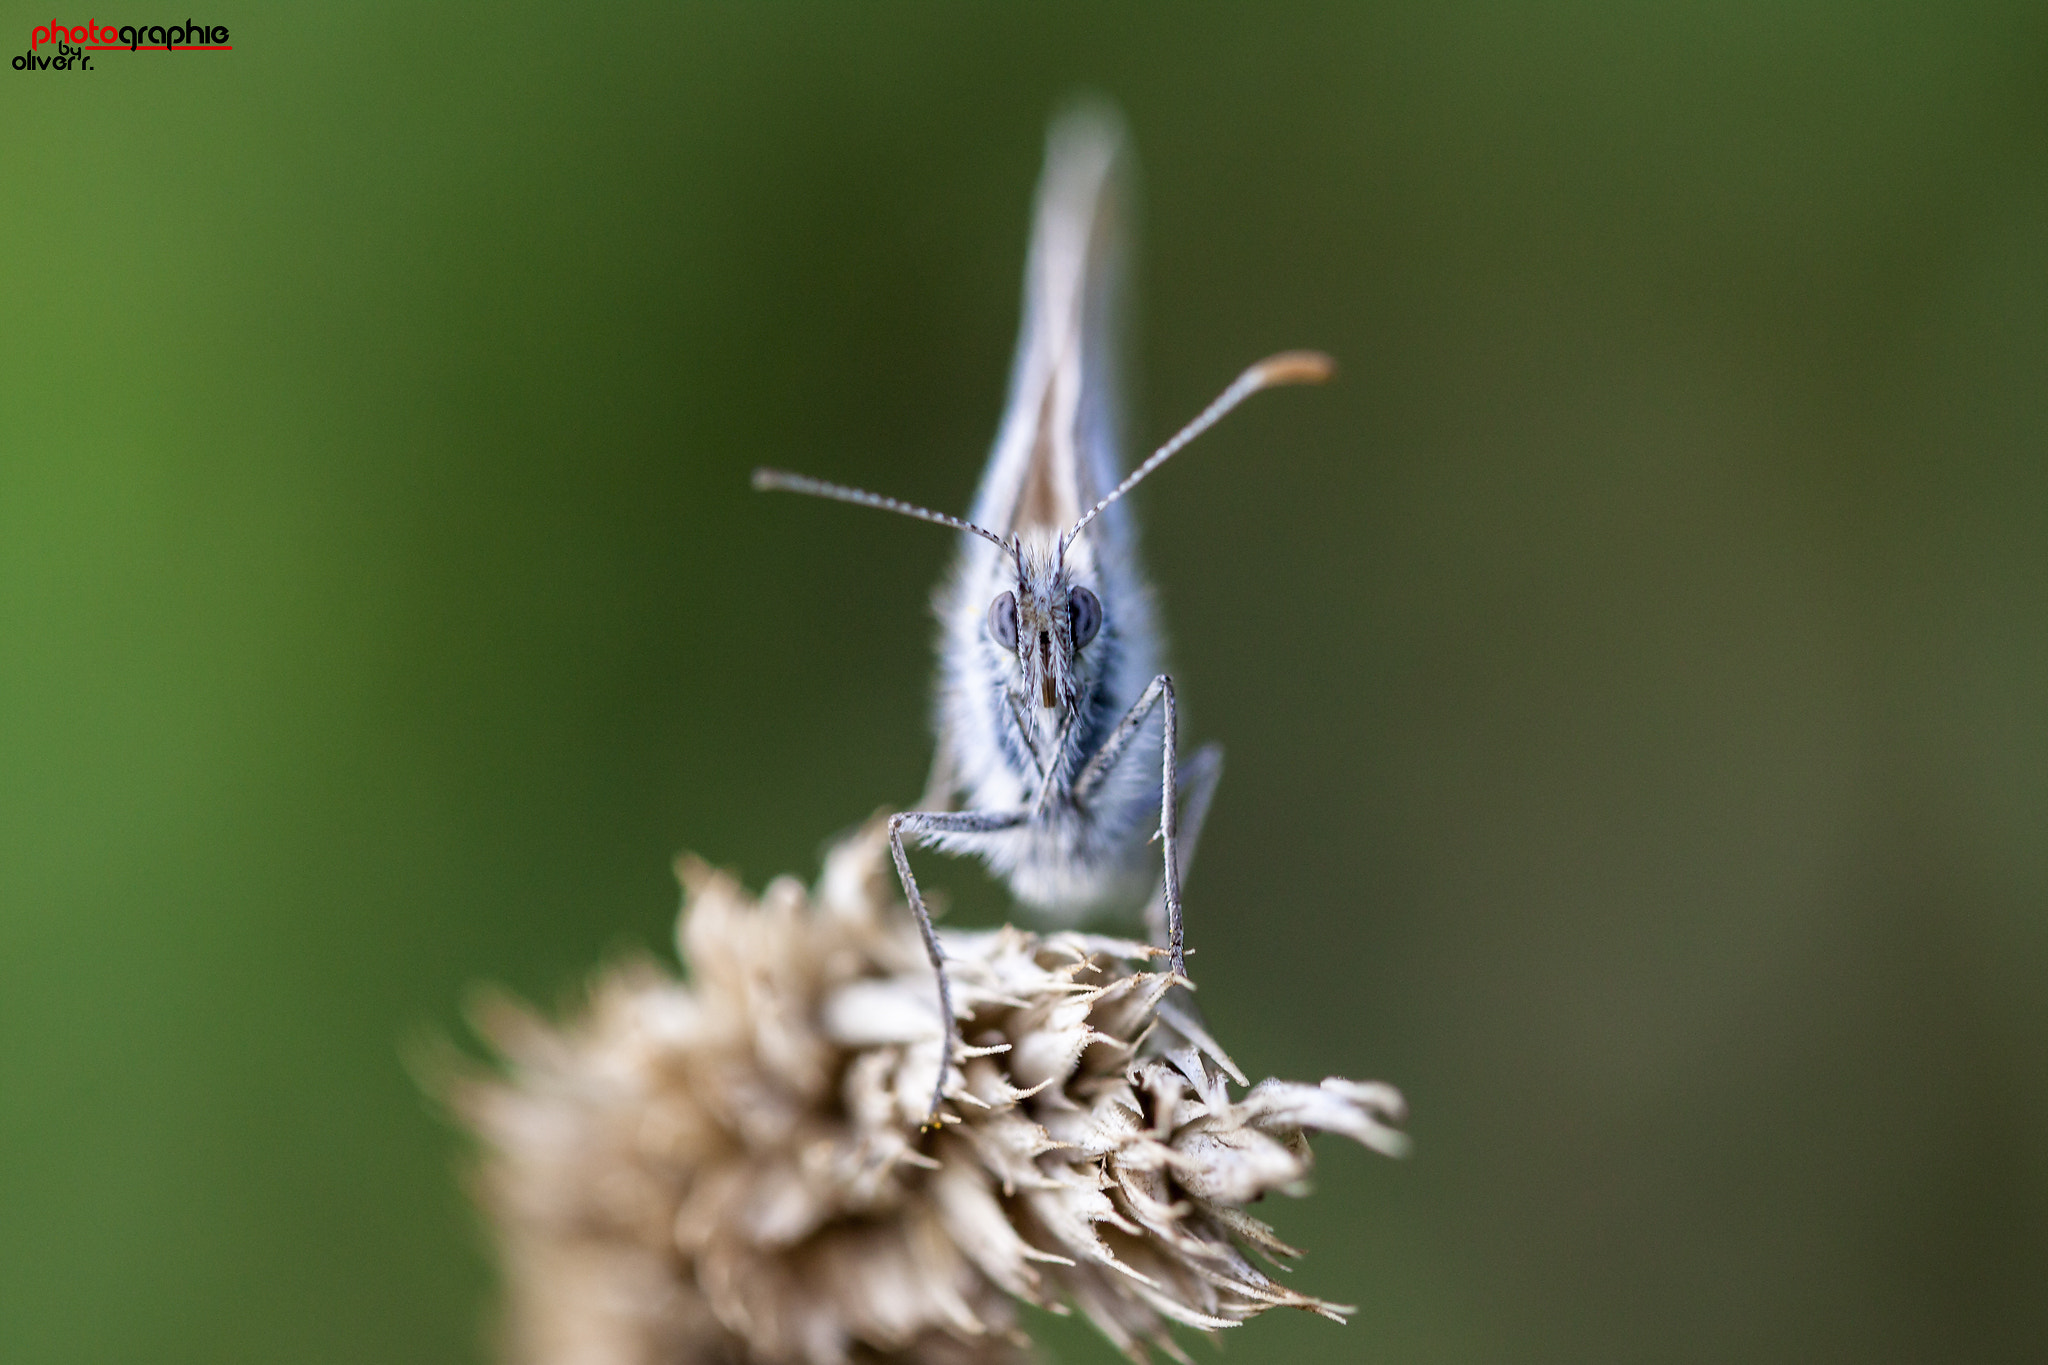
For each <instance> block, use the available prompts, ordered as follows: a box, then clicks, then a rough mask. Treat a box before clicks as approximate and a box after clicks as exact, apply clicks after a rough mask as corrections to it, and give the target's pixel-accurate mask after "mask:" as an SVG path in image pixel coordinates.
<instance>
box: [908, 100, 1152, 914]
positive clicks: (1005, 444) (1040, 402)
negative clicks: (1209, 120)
mask: <svg viewBox="0 0 2048 1365" xmlns="http://www.w3.org/2000/svg"><path fill="white" fill-rule="evenodd" d="M1128 161H1129V157H1128V153H1127V151H1126V142H1125V137H1124V129H1123V123H1122V120H1121V119H1120V118H1118V116H1117V115H1116V113H1115V112H1114V111H1113V110H1111V109H1107V108H1105V107H1103V106H1100V105H1082V106H1078V107H1076V108H1074V109H1072V110H1070V111H1069V112H1067V113H1066V114H1064V115H1063V116H1062V117H1060V118H1058V119H1056V120H1055V121H1054V123H1053V125H1052V128H1051V130H1050V131H1049V133H1048V135H1047V138H1046V159H1045V169H1044V172H1043V174H1042V175H1041V177H1040V179H1039V185H1038V198H1037V206H1036V209H1035V212H1034V214H1033V222H1032V231H1031V247H1030V254H1029V257H1028V260H1027V262H1026V265H1025V270H1024V298H1023V319H1022V323H1021V326H1020V329H1019V333H1018V337H1017V351H1016V356H1015V359H1014V361H1013V362H1012V365H1011V370H1010V391H1009V397H1008V401H1007V404H1006V406H1005V409H1004V413H1003V420H1002V424H1001V426H1000V427H999V429H998V431H997V435H996V440H995V445H994V447H993V449H992V450H991V451H990V454H989V460H988V465H987V468H986V469H985V470H984V472H983V474H982V480H981V487H980V490H979V491H978V493H977V494H976V497H975V503H974V512H973V520H974V521H975V522H976V524H978V525H981V526H985V527H987V528H989V529H990V530H992V531H994V532H996V533H997V534H998V535H1003V536H1011V535H1014V536H1017V537H1018V538H1019V539H1020V540H1021V541H1022V542H1023V544H1024V546H1025V547H1026V549H1027V551H1029V550H1030V549H1032V548H1034V547H1035V548H1036V549H1037V550H1038V551H1040V552H1041V553H1043V554H1046V555H1048V556H1049V555H1051V554H1052V553H1053V551H1054V550H1055V548H1056V547H1057V545H1058V543H1059V538H1060V535H1061V533H1063V532H1065V531H1066V530H1067V529H1068V528H1070V527H1072V526H1073V524H1074V523H1075V521H1076V520H1078V519H1079V517H1080V515H1081V513H1082V512H1083V511H1085V510H1087V509H1088V508H1089V507H1090V506H1092V505H1093V504H1094V503H1095V502H1096V501H1097V500H1098V499H1100V498H1101V497H1102V496H1103V495H1104V494H1106V493H1107V492H1108V491H1109V490H1110V489H1112V488H1114V487H1115V486H1116V482H1117V480H1118V479H1119V478H1120V477H1121V475H1122V472H1123V460H1122V456H1121V451H1120V445H1121V442H1120V436H1121V424H1122V411H1121V408H1122V404H1121V387H1120V384H1119V379H1120V374H1119V359H1120V346H1119V342H1120V336H1119V330H1120V329H1119V323H1120V309H1121V303H1122V292H1123V281H1124V274H1125V255H1126V233H1127V228H1128V221H1129V217H1130V197H1129V193H1128V184H1127V181H1128ZM1132 542H1133V536H1132V527H1131V523H1130V520H1129V515H1128V511H1127V509H1126V508H1125V507H1124V506H1123V505H1122V504H1121V503H1118V504H1113V505H1112V506H1111V507H1109V508H1108V509H1106V510H1105V512H1104V513H1103V515H1102V516H1100V517H1098V518H1097V519H1096V520H1095V521H1094V522H1092V523H1091V524H1090V525H1089V528H1088V530H1087V531H1086V532H1085V533H1084V534H1083V535H1082V536H1081V538H1080V540H1079V541H1078V542H1076V543H1075V544H1074V545H1073V546H1071V547H1069V549H1068V552H1067V554H1066V555H1065V563H1066V565H1067V567H1068V569H1069V570H1070V571H1071V572H1072V574H1073V577H1074V581H1076V582H1078V583H1081V584H1084V585H1086V586H1088V587H1089V588H1090V589H1091V590H1093V591H1094V592H1095V593H1096V595H1097V596H1098V597H1099V598H1100V600H1101V603H1102V606H1103V611H1104V623H1105V624H1104V626H1103V629H1102V632H1101V634H1100V635H1099V636H1098V637H1097V639H1096V641H1095V642H1094V643H1092V644H1091V645H1090V646H1089V652H1088V654H1087V656H1086V665H1087V667H1088V670H1089V672H1090V675H1091V678H1092V680H1093V686H1092V688H1091V695H1090V699H1089V701H1088V703H1087V704H1086V705H1085V706H1084V708H1083V710H1084V713H1085V714H1083V715H1082V716H1081V717H1079V719H1078V723H1077V726H1076V729H1075V733H1074V739H1075V741H1076V742H1077V744H1078V743H1080V742H1082V741H1084V740H1085V741H1087V743H1088V744H1089V745H1090V746H1091V749H1090V750H1084V752H1085V751H1092V744H1093V743H1095V742H1099V738H1100V733H1101V732H1104V731H1106V729H1107V727H1108V726H1109V725H1111V724H1113V723H1114V721H1115V720H1116V718H1117V717H1118V716H1120V715H1121V713H1122V708H1123V707H1127V706H1129V705H1130V704H1131V702H1132V701H1134V700H1135V699H1136V698H1137V696H1138V695H1139V693H1140V692H1142V691H1143V689H1144V687H1145V685H1146V684H1147V683H1148V682H1149V681H1150V680H1151V677H1152V674H1153V673H1154V672H1156V671H1157V669H1156V664H1157V657H1156V656H1157V653H1158V649H1157V642H1156V638H1155V632H1154V630H1153V625H1152V609H1151V602H1150V598H1149V594H1148V593H1147V591H1146V589H1145V585H1144V582H1143V579H1142V577H1141V575H1140V574H1139V572H1138V569H1137V565H1136V560H1135V552H1134V546H1133V543H1132ZM1014 586H1015V570H1014V566H1013V565H1012V564H1011V563H1010V561H1009V559H1008V557H1007V556H1005V555H1004V554H1003V553H1002V552H1001V551H999V550H998V549H997V548H996V547H995V546H993V545H990V544H989V543H988V542H986V541H983V540H980V539H978V538H976V537H973V536H965V537H962V540H961V546H960V558H959V560H958V561H957V563H956V565H955V568H954V572H953V574H952V576H951V577H950V578H949V580H948V582H947V584H946V586H945V588H944V589H943V590H942V591H941V593H940V597H939V602H938V607H939V616H940V620H941V622H942V625H943V632H942V636H941V641H940V668H939V697H938V716H937V720H938V732H939V751H938V753H937V755H936V757H935V760H934V766H933V772H932V778H931V781H930V783H929V784H928V787H927V801H928V802H933V803H934V804H936V803H937V801H941V800H942V801H944V802H946V803H947V804H951V800H952V798H953V797H955V796H958V795H964V796H965V797H966V802H967V804H968V805H969V806H971V807H974V808H978V809H1007V808H1011V807H1014V806H1015V805H1017V804H1019V803H1020V802H1022V801H1023V800H1025V799H1027V796H1028V794H1029V792H1030V791H1031V790H1032V789H1033V787H1034V785H1035V779H1034V776H1033V773H1032V770H1031V768H1030V765H1029V762H1028V760H1026V759H1023V758H1021V757H1020V755H1019V753H1018V751H1017V749H1016V744H1015V741H1014V738H1013V736H1012V734H1011V732H1012V731H1013V730H1014V728H1015V727H1014V725H1013V723H1012V721H1011V719H1010V716H1009V714H1008V713H1007V712H1006V711H1005V710H1004V706H1005V702H1004V693H1003V690H1002V681H1001V673H1002V670H1003V668H1004V667H1005V660H1004V659H1003V658H1002V656H1001V655H1000V653H999V652H998V650H997V649H996V647H995V646H994V645H993V643H992V642H991V641H990V639H989V638H988V635H987V631H986V629H985V627H984V624H983V622H984V619H985V613H986V612H987V611H988V607H989V603H990V602H991V601H992V600H993V599H994V597H995V596H996V595H997V594H998V593H1000V592H1002V591H1004V590H1005V589H1006V588H1008V587H1014ZM1142 747H1143V746H1142V745H1141V749H1142ZM1146 766H1147V765H1146V762H1145V760H1144V759H1143V758H1142V756H1139V757H1138V758H1137V761H1136V762H1134V763H1132V764H1130V765H1129V769H1130V771H1129V773H1128V774H1126V773H1122V772H1120V773H1119V775H1118V781H1117V782H1116V783H1113V784H1112V785H1113V786H1125V785H1132V786H1133V791H1132V792H1131V793H1124V792H1122V791H1116V792H1106V793H1105V794H1104V795H1105V801H1104V802H1103V803H1102V806H1103V808H1104V809H1105V810H1108V809H1109V808H1111V807H1115V806H1118V805H1120V804H1132V803H1135V805H1142V804H1143V797H1142V791H1141V789H1142V787H1143V786H1144V784H1145V783H1146V782H1147V781H1148V780H1149V782H1150V784H1151V787H1152V789H1153V790H1154V791H1156V789H1157V783H1158V779H1157V774H1156V771H1155V772H1154V773H1153V776H1152V777H1151V778H1149V779H1147V778H1146V777H1145V776H1144V772H1145V769H1146ZM1126 798H1128V800H1127V799H1126ZM1153 799H1154V802H1155V804H1156V797H1155V798H1153ZM1112 823H1114V822H1112ZM1098 832H1099V833H1100V834H1102V836H1103V838H1104V839H1105V841H1109V842H1117V843H1121V842H1122V840H1121V838H1120V836H1119V835H1118V834H1117V832H1116V831H1114V830H1112V829H1110V828H1109V827H1108V826H1103V827H1102V828H1100V829H1099V831H1098ZM1030 838H1031V836H1027V835H1022V834H1020V835H1019V837H1018V839H1017V840H1014V841H1010V842H1015V843H1017V844H1018V845H1019V846H1020V847H1019V850H1018V851H1016V852H1015V856H1012V851H1011V850H1006V849H1004V848H1002V847H1000V846H999V845H1000V844H1002V843H1003V842H1005V841H994V843H993V844H992V845H991V847H989V848H988V849H986V850H984V855H985V856H987V857H989V859H990V862H991V864H992V865H993V866H995V867H996V868H997V870H998V871H999V872H1005V873H1012V874H1014V873H1015V872H1016V871H1017V870H1018V869H1019V867H1020V863H1019V861H1018V860H1019V859H1026V858H1027V855H1026V854H1025V853H1024V852H1022V851H1021V846H1022V845H1023V844H1025V843H1029V842H1030ZM1055 861H1059V862H1061V863H1062V864H1063V865H1064V866H1065V867H1066V868H1067V869H1068V870H1069V871H1070V872H1072V873H1073V874H1074V875H1075V876H1076V877H1079V878H1080V879H1082V880H1084V881H1091V882H1092V881H1097V880H1100V878H1099V877H1098V876H1097V873H1098V872H1100V871H1102V864H1103V862H1104V855H1103V854H1102V852H1101V851H1100V850H1085V851H1084V850H1080V849H1067V850H1065V851H1064V852H1062V853H1061V854H1060V855H1059V857H1058V858H1057V859H1055ZM1013 886H1016V887H1017V888H1018V889H1019V890H1020V893H1021V892H1023V891H1025V890H1026V889H1027V888H1026V887H1025V886H1023V885H1022V884H1020V883H1018V882H1017V881H1016V880H1015V877H1014V875H1013ZM1032 898H1033V899H1040V897H1032Z"/></svg>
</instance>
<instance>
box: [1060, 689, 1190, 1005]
mask: <svg viewBox="0 0 2048 1365" xmlns="http://www.w3.org/2000/svg"><path fill="white" fill-rule="evenodd" d="M1155 706H1158V707H1160V709H1161V719H1162V728H1163V730H1164V734H1163V735H1162V736H1161V744H1160V774H1159V839H1160V842H1161V843H1163V844H1165V845H1166V849H1165V855H1166V856H1165V862H1166V875H1165V878H1164V879H1163V880H1164V884H1163V886H1162V888H1161V889H1162V892H1163V895H1164V899H1165V901H1166V949H1167V952H1168V953H1169V954H1170V955H1171V966H1172V971H1173V974H1174V975H1175V976H1177V977H1180V978H1181V979H1182V980H1183V981H1185V980H1186V979H1187V975H1188V964H1187V959H1186V958H1185V957H1184V956H1183V954H1182V947H1181V945H1182V938H1183V930H1182V925H1181V912H1180V846H1179V845H1180V838H1179V825H1180V800H1179V795H1178V792H1177V790H1176V778H1177V777H1178V775H1179V767H1180V764H1179V760H1178V758H1177V757H1176V756H1175V748H1176V745H1177V738H1178V731H1179V728H1180V721H1179V714H1178V711H1177V709H1176V707H1175V704H1174V698H1173V678H1172V677H1171V676H1170V675H1169V674H1165V673H1161V674H1160V675H1159V676H1158V677H1156V678H1154V679H1153V680H1152V685H1151V686H1150V687H1148V688H1146V689H1145V694H1144V695H1143V696H1141V697H1139V698H1138V700H1137V701H1136V702H1135V703H1134V704H1133V705H1132V706H1131V709H1130V710H1128V711H1126V712H1124V718H1123V719H1122V720H1120V721H1118V722H1117V723H1116V729H1114V730H1112V731H1110V732H1109V738H1108V739H1106V740H1104V741H1103V742H1102V747H1101V748H1100V749H1097V750H1096V751H1095V757H1093V758H1091V759H1089V760H1088V764H1087V766H1086V767H1084V768H1082V769H1081V774H1080V776H1079V777H1077V778H1075V779H1074V796H1075V799H1076V800H1086V798H1087V796H1088V794H1089V792H1091V791H1093V790H1094V789H1095V787H1096V786H1097V785H1099V784H1100V783H1101V781H1102V779H1103V777H1104V776H1106V775H1107V774H1108V772H1109V770H1110V769H1111V768H1113V767H1115V766H1116V762H1117V760H1118V759H1120V758H1122V757H1123V755H1124V750H1126V749H1128V748H1129V747H1130V744H1131V740H1132V739H1134V738H1136V736H1137V733H1138V727H1139V726H1141V725H1143V724H1144V723H1145V720H1146V718H1147V717H1149V716H1150V715H1151V714H1152V708H1153V707H1155ZM1204 813H1205V814H1206V813H1207V812H1206V811H1205V812H1204Z"/></svg>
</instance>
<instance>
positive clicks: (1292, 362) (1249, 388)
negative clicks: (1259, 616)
mask: <svg viewBox="0 0 2048 1365" xmlns="http://www.w3.org/2000/svg"><path fill="white" fill-rule="evenodd" d="M1336 372H1337V362H1336V361H1334V360H1332V359H1330V357H1328V356H1326V355H1324V354H1323V353H1322V352H1321V351H1282V352H1281V353H1280V354H1279V355H1269V356H1267V357H1266V358H1265V359H1264V360H1261V361H1260V362H1259V363H1258V364H1256V365H1254V366H1252V367H1251V368H1250V369H1248V370H1246V371H1245V372H1244V373H1243V374H1241V375H1239V376H1238V377H1237V378H1236V379H1233V380H1231V381H1230V387H1229V388H1227V389H1225V390H1224V391H1223V392H1222V393H1219V394H1217V395H1216V401H1214V402H1213V403H1211V404H1209V406H1208V407H1206V408H1203V409H1202V410H1201V412H1199V413H1197V414H1196V416H1195V420H1194V421H1192V422H1190V423H1188V424H1187V425H1186V426H1184V427H1182V428H1181V429H1180V430H1179V431H1177V432H1175V433H1174V436H1173V439H1172V440H1170V441H1168V442H1167V443H1166V444H1165V445H1163V446H1161V447H1159V449H1157V450H1155V451H1153V452H1152V454H1151V457H1150V458H1148V459H1147V460H1146V461H1145V463H1143V464H1141V465H1139V466H1138V467H1137V468H1136V469H1133V470H1132V471H1131V472H1130V473H1129V474H1128V475H1127V476H1125V478H1124V481H1123V482H1122V483H1120V484H1118V485H1117V486H1116V487H1115V488H1112V489H1110V490H1109V496H1108V497H1106V498H1104V499H1103V500H1102V501H1101V502H1098V503H1096V504H1095V505H1094V506H1093V507H1091V508H1089V509H1088V510H1087V511H1086V512H1084V513H1082V514H1081V519H1080V520H1079V521H1077V522H1075V523H1074V529H1072V530H1071V531H1068V532H1067V533H1066V535H1065V536H1063V537H1061V541H1060V543H1061V545H1062V546H1063V547H1064V546H1066V545H1071V544H1072V543H1073V541H1074V537H1076V536H1078V535H1080V534H1081V528H1082V527H1084V526H1086V525H1087V524H1088V523H1089V522H1091V521H1093V520H1095V518H1096V516H1097V514H1099V513H1100V512H1101V511H1102V509H1103V508H1105V507H1107V506H1109V505H1110V504H1111V503H1113V502H1115V501H1116V500H1117V499H1118V498H1120V497H1122V496H1123V495H1124V494H1126V493H1128V492H1130V491H1131V490H1132V489H1133V488H1135V487H1137V486H1138V481H1139V480H1140V479H1142V478H1144V477H1145V476H1146V475H1147V474H1150V473H1151V472H1152V471H1153V470H1155V469H1157V468H1159V466H1161V465H1163V464H1165V463H1166V462H1167V461H1168V460H1170V459H1172V458H1173V457H1174V456H1175V455H1176V454H1178V453H1179V451H1180V448H1181V447H1182V446H1184V445H1186V444H1187V443H1188V442H1189V441H1192V440H1194V439H1195V438H1196V437H1197V436H1200V435H1201V434H1202V433H1203V432H1205V431H1207V430H1208V429H1209V428H1210V427H1213V426H1215V425H1216V423H1217V422H1218V421H1219V420H1221V418H1222V417H1223V414H1225V413H1226V412H1229V411H1230V410H1231V409H1232V408H1234V407H1236V406H1237V405H1238V404H1239V403H1242V402H1243V401H1244V400H1245V399H1247V398H1249V397H1251V396H1252V395H1253V394H1255V393H1257V392H1258V391H1259V390H1260V389H1276V388H1279V387H1280V386H1282V385H1283V384H1320V383H1322V382H1323V381H1324V380H1325V379H1328V378H1329V377H1330V376H1331V375H1333V374H1335V373H1336ZM755 477H756V479H757V482H756V485H755V486H756V487H759V486H760V485H759V483H758V479H759V476H758V475H757V476H755Z"/></svg>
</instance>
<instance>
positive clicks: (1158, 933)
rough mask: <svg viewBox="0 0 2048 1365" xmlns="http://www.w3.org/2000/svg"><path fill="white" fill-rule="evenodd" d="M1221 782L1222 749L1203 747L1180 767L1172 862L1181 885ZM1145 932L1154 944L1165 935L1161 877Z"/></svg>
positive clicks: (1147, 906) (1148, 910)
mask: <svg viewBox="0 0 2048 1365" xmlns="http://www.w3.org/2000/svg"><path fill="white" fill-rule="evenodd" d="M1222 780H1223V746H1222V745H1221V744H1204V745H1203V746H1202V747H1201V748H1199V749H1197V750H1195V752H1194V753H1193V754H1192V755H1190V756H1189V758H1188V761H1187V762H1185V763H1183V764H1181V765H1180V773H1179V783H1180V790H1181V792H1182V793H1183V795H1182V799H1181V803H1180V821H1179V825H1178V827H1177V828H1176V830H1175V834H1176V836H1177V837H1178V839H1179V841H1180V847H1179V850H1178V852H1179V856H1178V857H1177V858H1176V859H1175V862H1176V863H1177V865H1178V866H1179V868H1180V880H1181V884H1182V885H1183V886H1185V885H1186V883H1187V879H1188V869H1189V868H1191V867H1193V866H1194V865H1195V849H1196V846H1197V845H1199V844H1200V843H1201V842H1202V825H1203V824H1204V823H1205V822H1206V821H1207V820H1208V818H1209V805H1210V803H1211V802H1212V801H1214V800H1215V799H1216V787H1217V784H1218V783H1220V782H1221V781H1222ZM1144 923H1145V932H1146V934H1147V935H1148V936H1149V937H1150V939H1151V941H1152V942H1154V943H1157V942H1159V941H1160V940H1162V939H1164V938H1165V937H1166V936H1167V923H1166V879H1165V878H1163V877H1162V878H1160V881H1159V886H1158V888H1157V889H1156V890H1154V891H1153V893H1152V899H1151V900H1149V901H1147V902H1146V903H1145V920H1144Z"/></svg>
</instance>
